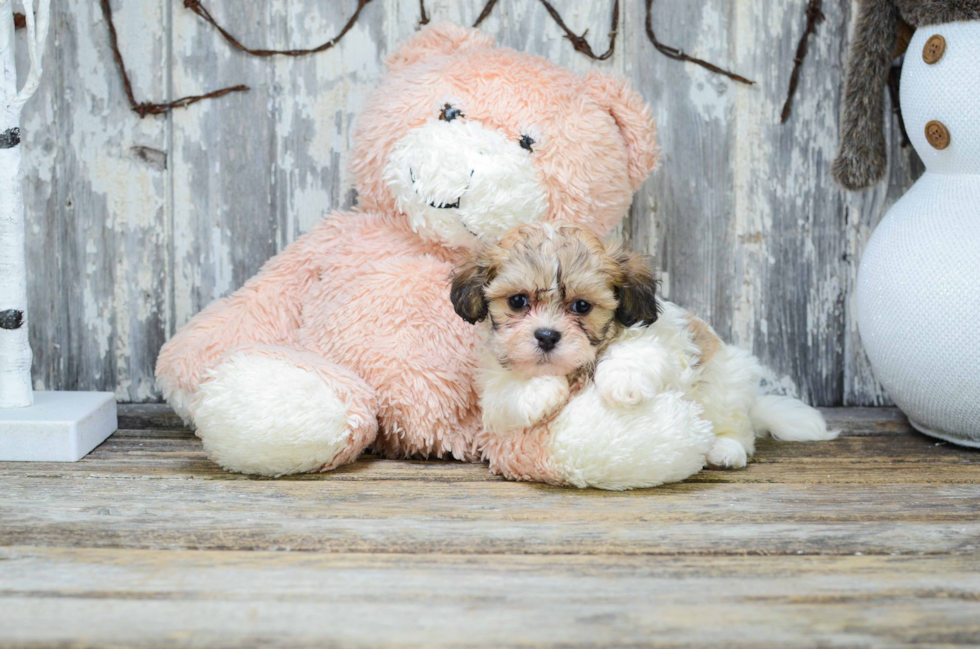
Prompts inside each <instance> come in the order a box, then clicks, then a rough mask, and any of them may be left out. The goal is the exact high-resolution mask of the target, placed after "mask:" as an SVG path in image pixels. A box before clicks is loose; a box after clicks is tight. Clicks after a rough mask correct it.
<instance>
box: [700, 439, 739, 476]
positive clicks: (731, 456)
mask: <svg viewBox="0 0 980 649" xmlns="http://www.w3.org/2000/svg"><path fill="white" fill-rule="evenodd" d="M705 457H706V459H707V460H708V464H709V465H710V466H712V467H714V468H716V469H742V468H745V465H746V464H748V461H749V458H748V454H747V453H746V452H745V448H744V447H743V446H742V445H741V444H739V443H738V442H736V441H735V440H734V439H732V438H730V437H719V438H717V439H715V445H714V446H712V447H711V450H710V451H708V455H707V456H705Z"/></svg>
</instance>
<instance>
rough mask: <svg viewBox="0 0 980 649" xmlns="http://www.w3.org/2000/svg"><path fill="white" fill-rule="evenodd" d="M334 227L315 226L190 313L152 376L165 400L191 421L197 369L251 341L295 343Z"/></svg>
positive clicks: (197, 374) (164, 350)
mask: <svg viewBox="0 0 980 649" xmlns="http://www.w3.org/2000/svg"><path fill="white" fill-rule="evenodd" d="M333 234H334V231H333V230H332V229H331V228H329V227H327V226H326V225H321V226H318V227H317V228H314V229H313V231H311V232H310V233H309V234H306V235H304V236H303V237H301V238H299V239H298V240H297V241H295V242H294V243H293V244H292V245H290V246H289V247H287V248H286V250H284V251H283V252H282V253H281V254H279V255H277V256H276V257H274V258H272V259H270V260H269V261H268V262H266V264H265V265H264V266H263V267H262V269H261V270H260V271H259V273H258V274H257V275H256V276H255V277H253V278H252V279H250V280H249V281H248V282H247V283H246V284H245V285H244V286H243V287H242V288H240V289H239V290H237V291H235V292H234V293H233V294H232V295H229V296H228V297H225V298H223V299H220V300H218V301H217V302H214V303H212V304H211V305H210V306H208V307H207V308H206V309H204V310H203V311H201V312H200V313H199V314H197V315H196V316H194V317H193V318H192V319H191V320H190V322H188V323H187V324H186V325H185V326H183V327H182V328H181V329H180V330H179V331H178V332H177V334H176V335H175V336H174V337H173V338H171V339H170V340H169V341H168V342H167V343H166V344H165V345H164V346H163V348H162V349H161V350H160V356H159V358H158V359H157V366H156V377H157V383H158V385H159V386H160V389H161V390H162V391H163V394H164V397H165V398H166V399H167V401H168V403H170V405H171V406H173V408H174V410H176V411H177V413H178V414H179V415H180V416H181V417H183V418H184V419H185V420H186V421H190V420H191V417H190V411H189V408H190V401H191V398H192V397H193V394H194V392H195V391H196V389H197V386H198V382H199V379H200V376H201V372H202V371H203V370H204V369H205V368H207V367H208V366H210V365H212V364H213V363H215V362H217V361H219V360H220V359H221V358H222V357H223V356H224V354H225V353H226V352H228V351H229V350H230V349H232V348H235V347H238V346H240V345H244V344H249V343H258V344H267V345H286V346H289V345H291V344H292V343H293V340H294V337H295V332H296V330H297V327H298V326H299V318H300V314H301V311H302V305H303V301H304V298H305V296H306V295H307V293H308V291H309V290H310V288H311V287H312V286H313V285H314V284H315V282H316V281H317V279H318V269H317V264H316V258H317V255H318V254H322V252H323V249H324V246H329V245H330V244H329V243H327V242H326V240H328V239H330V238H331V237H332V235H333Z"/></svg>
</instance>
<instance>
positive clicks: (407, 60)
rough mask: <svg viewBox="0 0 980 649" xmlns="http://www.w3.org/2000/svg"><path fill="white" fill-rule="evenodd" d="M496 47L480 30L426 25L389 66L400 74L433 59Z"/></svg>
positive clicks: (392, 57) (444, 23)
mask: <svg viewBox="0 0 980 649" xmlns="http://www.w3.org/2000/svg"><path fill="white" fill-rule="evenodd" d="M493 44H494V40H493V36H491V35H490V34H485V33H483V32H481V31H480V30H479V29H472V28H469V27H461V26H459V25H456V24H454V23H451V22H447V21H442V22H438V23H432V24H431V25H426V26H425V27H423V28H422V29H421V30H420V31H419V33H417V34H415V36H412V37H411V38H410V39H408V40H407V41H405V42H404V43H402V45H401V47H399V48H398V51H396V52H395V53H394V54H392V55H391V56H389V57H388V59H387V60H386V61H385V65H386V66H387V67H388V69H389V70H391V71H396V70H401V69H402V68H404V67H407V66H409V65H412V64H413V63H417V62H419V61H421V60H423V59H427V58H429V57H434V56H445V55H447V54H452V53H453V52H457V51H459V50H464V49H470V48H476V47H493Z"/></svg>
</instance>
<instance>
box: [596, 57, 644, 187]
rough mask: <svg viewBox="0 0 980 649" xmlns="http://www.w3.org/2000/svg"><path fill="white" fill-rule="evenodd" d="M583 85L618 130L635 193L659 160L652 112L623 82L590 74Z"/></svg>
mask: <svg viewBox="0 0 980 649" xmlns="http://www.w3.org/2000/svg"><path fill="white" fill-rule="evenodd" d="M585 82H586V84H587V85H588V88H589V91H590V92H591V93H592V95H593V96H594V97H595V99H596V101H598V102H599V104H600V105H601V106H603V107H604V108H605V109H606V110H608V111H609V113H610V114H611V115H612V117H613V119H614V120H616V125H617V126H619V132H620V134H622V136H623V140H625V141H626V153H627V154H628V155H629V179H630V186H631V187H632V188H633V191H636V190H637V189H639V187H640V185H642V184H643V181H644V180H646V178H647V176H648V175H650V172H651V171H653V170H654V168H656V166H657V160H658V159H659V158H660V150H659V149H658V148H657V127H656V125H655V124H654V122H653V111H652V109H651V108H650V105H649V104H647V103H646V101H644V99H643V97H642V96H641V95H640V93H638V92H636V91H635V90H633V87H632V86H631V85H630V82H629V81H627V80H626V79H621V78H618V77H611V76H609V75H608V74H603V73H602V72H590V73H589V74H588V75H586V77H585Z"/></svg>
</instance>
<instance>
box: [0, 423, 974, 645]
mask: <svg viewBox="0 0 980 649" xmlns="http://www.w3.org/2000/svg"><path fill="white" fill-rule="evenodd" d="M827 415H828V418H830V419H831V420H832V421H831V423H832V424H833V425H834V426H837V427H841V428H843V429H844V430H845V433H844V436H843V437H842V438H841V439H839V440H837V441H835V442H825V443H812V444H780V443H775V442H771V441H763V442H762V443H761V444H760V447H759V451H758V453H757V455H756V458H755V460H754V461H753V463H752V464H751V465H750V466H749V467H748V468H747V469H745V470H742V471H732V472H725V471H705V472H702V473H701V474H699V475H698V476H696V477H694V478H692V479H690V480H688V481H687V482H684V483H682V484H676V485H670V486H667V487H661V488H658V489H652V490H647V491H635V492H627V493H610V492H600V491H591V490H590V491H579V490H574V489H562V488H555V487H548V486H544V485H536V484H517V483H512V482H505V481H502V480H499V479H497V478H495V477H493V476H490V475H489V474H488V473H487V470H486V467H484V466H482V465H466V464H459V463H454V462H392V461H384V460H378V459H375V458H365V459H363V460H362V461H360V462H358V463H357V464H355V465H353V466H350V467H345V468H344V469H342V470H339V471H336V472H334V473H331V474H326V475H315V476H309V475H304V476H294V477H290V478H284V479H280V480H268V479H257V478H250V477H246V476H240V475H230V474H227V473H224V472H222V471H220V470H219V469H217V467H215V466H214V465H212V464H211V463H210V462H208V460H207V458H206V457H205V455H204V453H203V452H202V449H201V445H200V442H199V441H198V440H197V438H195V437H194V436H193V435H192V434H191V433H190V432H188V431H187V430H185V429H184V428H183V427H182V426H181V425H180V422H179V420H177V418H176V417H174V416H173V415H172V414H170V413H169V412H168V411H167V410H165V409H163V408H161V407H158V406H128V407H123V409H122V412H121V418H120V425H121V426H122V428H123V430H120V431H119V432H118V433H116V434H115V435H114V436H113V437H111V438H110V439H109V440H108V441H107V442H106V443H105V444H103V445H102V446H100V447H99V448H98V449H96V451H95V452H94V453H92V455H90V456H89V457H88V458H86V459H85V460H83V461H81V462H79V463H77V464H27V463H6V464H0V646H5V647H7V646H10V647H28V646H30V647H33V646H51V645H54V646H66V647H67V646H71V647H86V646H104V645H114V646H137V647H149V646H188V647H206V646H231V647H243V646H246V647H250V646H255V647H265V646H313V645H316V646H437V645H446V646H487V647H501V646H545V645H561V646H588V647H610V646H648V645H657V646H694V647H704V646H744V647H765V646H773V647H775V646H779V647H785V646H910V645H913V644H930V645H937V646H938V645H944V646H966V645H980V516H978V513H980V452H976V451H969V450H964V449H959V448H956V447H954V446H951V445H948V444H943V443H937V442H936V441H934V440H931V439H929V438H926V437H923V436H921V435H918V434H917V433H914V432H912V431H911V430H910V428H909V427H908V425H907V423H906V422H905V420H904V418H903V417H902V416H901V415H900V414H899V413H898V412H896V411H895V410H890V409H848V410H828V411H827Z"/></svg>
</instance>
